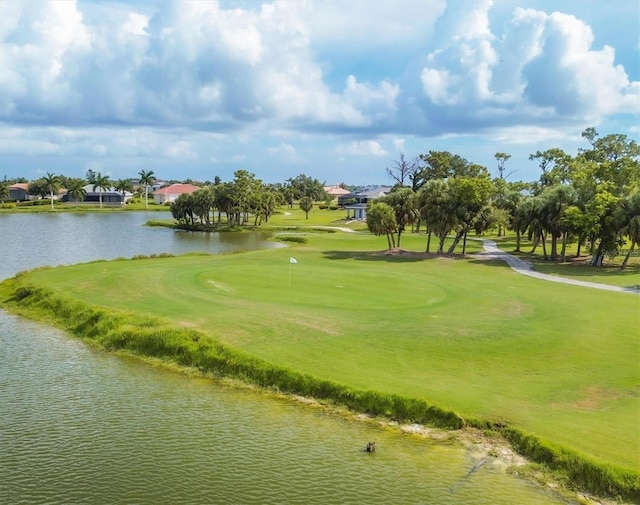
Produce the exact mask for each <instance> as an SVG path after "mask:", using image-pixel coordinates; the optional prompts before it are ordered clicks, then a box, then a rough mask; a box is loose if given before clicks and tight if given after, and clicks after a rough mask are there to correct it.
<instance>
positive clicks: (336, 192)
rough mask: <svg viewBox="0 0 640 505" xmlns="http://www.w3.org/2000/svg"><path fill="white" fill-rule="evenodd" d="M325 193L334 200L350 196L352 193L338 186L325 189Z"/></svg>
mask: <svg viewBox="0 0 640 505" xmlns="http://www.w3.org/2000/svg"><path fill="white" fill-rule="evenodd" d="M324 192H325V193H326V194H327V195H329V196H331V197H332V198H333V199H336V198H339V197H341V196H344V195H348V194H350V193H351V192H350V191H349V190H348V189H344V188H341V187H340V186H338V185H337V184H336V185H334V186H325V187H324Z"/></svg>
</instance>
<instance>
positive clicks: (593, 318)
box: [28, 216, 640, 470]
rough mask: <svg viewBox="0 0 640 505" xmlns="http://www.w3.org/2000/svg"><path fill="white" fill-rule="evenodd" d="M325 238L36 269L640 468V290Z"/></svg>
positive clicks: (181, 321)
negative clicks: (602, 287) (571, 282)
mask: <svg viewBox="0 0 640 505" xmlns="http://www.w3.org/2000/svg"><path fill="white" fill-rule="evenodd" d="M303 217H304V216H303ZM296 224H297V223H296ZM309 239H310V240H309V243H308V244H307V245H305V246H299V247H292V248H285V249H274V250H267V251H257V252H251V253H243V254H232V255H223V256H187V257H180V258H162V259H154V260H135V261H116V262H98V263H91V264H85V265H77V266H73V267H64V268H58V269H52V270H44V271H37V272H33V273H30V274H28V275H29V278H30V279H33V281H35V282H37V283H38V284H44V285H47V286H49V287H51V288H55V289H56V290H57V291H59V292H64V293H68V295H69V296H77V297H78V298H80V299H82V300H84V301H86V302H89V303H93V304H98V305H105V306H110V307H114V308H117V309H121V310H126V311H135V312H138V313H141V314H145V315H146V314H152V315H157V316H160V317H163V318H166V319H168V320H170V321H173V322H174V323H175V324H177V325H181V326H185V325H186V326H194V327H197V328H199V329H201V330H202V331H204V332H207V333H209V334H212V335H214V336H215V337H217V338H219V339H221V340H223V341H225V342H227V343H229V344H231V345H233V346H235V347H237V348H241V349H244V350H246V351H248V352H250V353H253V354H255V355H257V356H260V357H262V358H264V359H266V360H268V361H271V362H274V363H278V364H282V365H286V366H288V367H291V368H293V369H296V370H299V371H302V372H307V373H310V374H313V375H315V376H317V377H321V378H327V379H331V380H334V381H338V382H340V383H343V384H347V385H350V386H353V387H355V388H361V389H374V390H379V391H384V392H397V393H402V394H404V395H412V396H417V397H422V398H426V399H427V400H430V401H432V402H435V403H437V404H438V405H440V406H442V407H445V408H451V409H454V410H456V411H457V412H459V413H461V414H462V415H464V416H472V417H481V418H485V419H490V420H501V421H505V422H508V423H511V424H513V425H514V426H519V427H524V428H525V429H527V430H528V431H530V432H531V433H534V434H536V435H538V436H540V437H542V438H543V439H547V440H550V441H553V442H556V443H559V444H563V445H565V446H567V447H571V448H574V449H576V450H578V451H580V452H582V453H583V454H586V455H589V456H591V457H593V458H595V459H597V460H600V461H607V462H610V463H613V464H617V465H622V466H625V467H627V468H633V469H635V470H640V460H639V454H640V450H639V449H640V432H639V431H638V426H639V423H640V396H639V395H640V391H639V390H638V387H639V384H640V367H639V363H640V334H639V328H640V297H638V296H636V295H632V294H626V293H610V292H604V291H599V290H593V289H587V288H581V287H575V286H565V285H561V284H556V283H549V282H545V281H542V280H537V279H532V278H528V277H524V276H521V275H518V274H516V273H514V272H513V271H511V270H510V269H509V268H508V267H506V266H505V265H503V264H501V263H496V262H486V261H480V260H474V259H449V258H425V257H423V256H422V255H418V254H412V255H411V254H409V255H400V256H388V255H385V254H382V253H380V252H376V253H373V252H371V251H381V250H382V249H384V248H385V247H386V239H384V237H372V236H371V235H369V234H360V233H351V234H348V233H320V234H317V235H309ZM425 244H426V237H425V236H424V235H419V236H418V235H413V236H411V235H410V234H408V235H407V237H406V248H407V249H409V250H412V251H422V250H424V246H425ZM472 244H473V243H472ZM472 244H470V245H472ZM403 247H404V246H403ZM432 247H434V244H433V243H432ZM474 247H476V248H477V249H479V247H480V245H479V244H478V243H476V244H475V246H474ZM290 257H295V258H296V260H297V263H296V264H291V263H290V262H289V258H290Z"/></svg>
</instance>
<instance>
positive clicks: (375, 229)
mask: <svg viewBox="0 0 640 505" xmlns="http://www.w3.org/2000/svg"><path fill="white" fill-rule="evenodd" d="M367 228H368V229H369V231H370V232H371V233H373V234H374V235H375V236H376V237H379V236H381V235H385V236H386V237H387V244H388V245H389V250H391V249H392V248H395V246H396V244H395V236H394V235H395V233H396V229H397V223H396V215H395V212H394V210H393V209H392V208H391V206H390V205H388V204H386V203H384V202H380V201H377V202H371V203H369V204H368V205H367Z"/></svg>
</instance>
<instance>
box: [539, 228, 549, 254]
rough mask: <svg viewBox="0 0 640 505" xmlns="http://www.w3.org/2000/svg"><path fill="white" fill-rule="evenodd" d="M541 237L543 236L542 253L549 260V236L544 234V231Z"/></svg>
mask: <svg viewBox="0 0 640 505" xmlns="http://www.w3.org/2000/svg"><path fill="white" fill-rule="evenodd" d="M540 237H542V255H543V257H544V259H545V260H548V259H549V255H548V254H547V238H546V237H545V236H544V231H543V232H541V233H540Z"/></svg>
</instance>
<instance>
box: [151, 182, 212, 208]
mask: <svg viewBox="0 0 640 505" xmlns="http://www.w3.org/2000/svg"><path fill="white" fill-rule="evenodd" d="M199 189H202V188H199V187H198V186H194V185H193V184H172V185H171V186H167V187H166V188H160V189H156V190H155V191H154V192H153V202H154V203H157V204H159V205H163V204H165V203H171V202H175V201H176V198H178V197H179V196H180V195H184V194H188V195H190V194H192V193H194V192H195V191H198V190H199Z"/></svg>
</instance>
